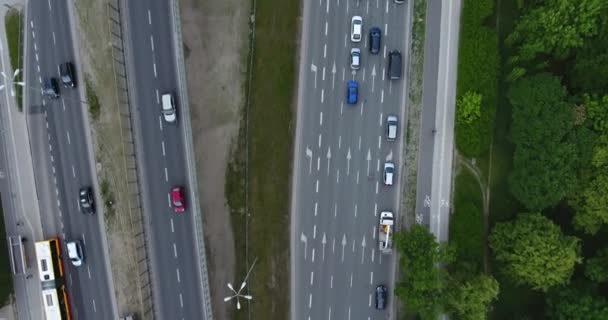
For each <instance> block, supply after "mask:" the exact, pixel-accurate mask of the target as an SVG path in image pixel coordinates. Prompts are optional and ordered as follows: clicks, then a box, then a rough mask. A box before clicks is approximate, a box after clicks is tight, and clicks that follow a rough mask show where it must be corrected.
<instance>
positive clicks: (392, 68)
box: [388, 50, 401, 80]
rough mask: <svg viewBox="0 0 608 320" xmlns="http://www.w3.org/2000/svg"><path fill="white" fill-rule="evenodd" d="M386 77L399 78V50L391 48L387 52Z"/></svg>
mask: <svg viewBox="0 0 608 320" xmlns="http://www.w3.org/2000/svg"><path fill="white" fill-rule="evenodd" d="M388 78H389V79H390V80H399V79H401V52H399V51H397V50H393V51H391V52H390V53H389V54H388Z"/></svg>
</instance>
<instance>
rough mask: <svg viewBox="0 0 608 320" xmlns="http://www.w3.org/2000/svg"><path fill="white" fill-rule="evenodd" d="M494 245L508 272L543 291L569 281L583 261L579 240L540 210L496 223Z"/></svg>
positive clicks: (492, 236)
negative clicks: (570, 235) (564, 231)
mask: <svg viewBox="0 0 608 320" xmlns="http://www.w3.org/2000/svg"><path fill="white" fill-rule="evenodd" d="M490 247H491V248H492V250H493V251H494V255H495V256H496V260H498V261H499V262H500V263H501V268H502V270H503V271H504V273H505V274H506V275H507V276H509V277H510V278H511V279H512V280H513V281H514V282H515V283H517V284H527V285H529V286H531V287H532V288H533V289H535V290H540V291H547V290H548V289H549V288H551V287H553V286H556V285H560V284H564V283H567V282H568V281H569V279H570V276H571V275H572V272H573V271H574V266H575V265H576V264H578V263H580V262H581V258H580V256H579V252H580V243H579V240H578V239H577V238H575V237H569V236H564V235H563V234H562V232H561V230H560V229H559V227H558V226H557V225H555V224H554V223H553V222H552V221H551V220H549V219H547V218H546V217H544V216H543V215H541V214H540V213H531V214H520V215H519V216H518V218H517V219H516V220H515V221H511V222H504V223H498V224H496V226H495V227H494V229H493V230H492V233H491V235H490Z"/></svg>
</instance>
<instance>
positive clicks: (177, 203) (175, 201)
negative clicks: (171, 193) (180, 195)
mask: <svg viewBox="0 0 608 320" xmlns="http://www.w3.org/2000/svg"><path fill="white" fill-rule="evenodd" d="M173 204H174V205H175V206H176V207H181V206H182V202H181V201H179V200H173Z"/></svg>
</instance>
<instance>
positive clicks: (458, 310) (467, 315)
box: [446, 274, 499, 320]
mask: <svg viewBox="0 0 608 320" xmlns="http://www.w3.org/2000/svg"><path fill="white" fill-rule="evenodd" d="M498 290H499V286H498V281H496V279H494V278H493V277H491V276H487V275H484V274H480V275H477V276H475V277H473V278H471V279H469V280H467V281H464V282H462V283H460V282H457V283H455V284H454V285H453V287H452V288H451V290H450V291H449V292H448V293H447V294H446V296H447V297H446V300H447V309H448V311H449V312H450V313H451V314H453V315H455V316H456V318H457V319H463V320H484V319H486V318H487V313H488V307H489V305H490V303H492V301H493V300H495V299H496V297H497V296H498Z"/></svg>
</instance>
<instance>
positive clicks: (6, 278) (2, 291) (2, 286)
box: [0, 200, 13, 306]
mask: <svg viewBox="0 0 608 320" xmlns="http://www.w3.org/2000/svg"><path fill="white" fill-rule="evenodd" d="M7 239H8V238H7V236H6V228H5V227H4V212H3V207H2V201H1V200H0V252H4V253H5V254H3V255H2V256H1V257H0V306H4V305H5V304H6V303H7V302H8V301H9V299H10V295H11V294H12V293H13V277H12V271H11V266H10V262H9V253H10V252H9V251H8V241H7Z"/></svg>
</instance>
